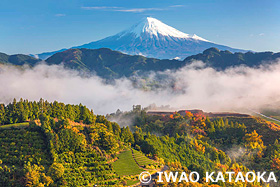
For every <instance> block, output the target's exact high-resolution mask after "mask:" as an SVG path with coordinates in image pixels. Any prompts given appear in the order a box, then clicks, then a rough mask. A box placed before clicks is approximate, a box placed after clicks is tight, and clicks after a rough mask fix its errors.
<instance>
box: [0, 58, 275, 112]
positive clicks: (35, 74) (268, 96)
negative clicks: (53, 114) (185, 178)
mask: <svg viewBox="0 0 280 187" xmlns="http://www.w3.org/2000/svg"><path fill="white" fill-rule="evenodd" d="M157 74H159V75H161V76H165V77H167V78H166V79H165V81H161V82H160V83H161V84H168V85H169V84H170V81H171V80H172V81H174V82H175V84H174V86H173V87H170V86H165V85H161V86H162V87H164V89H157V90H154V91H144V90H143V89H139V88H135V86H133V82H132V81H131V80H130V79H128V78H122V79H118V80H116V81H115V83H114V84H110V85H109V84H105V83H104V81H103V80H102V79H100V78H99V77H97V76H94V75H93V76H86V77H84V76H80V75H79V73H78V72H76V71H73V70H67V69H64V68H63V67H62V66H48V65H44V64H41V65H38V66H36V67H34V68H32V69H30V68H28V67H25V68H15V67H11V66H1V67H0V85H1V87H0V102H4V103H7V102H11V101H12V99H13V98H17V99H19V98H23V99H29V100H39V99H40V98H44V99H46V100H48V101H54V100H57V101H60V102H64V103H71V104H79V103H82V104H84V105H86V106H88V107H89V108H92V109H93V110H94V112H95V113H98V114H107V113H111V112H115V111H116V110H117V109H121V110H131V108H132V105H135V104H140V105H142V106H148V105H150V104H152V103H155V104H156V105H158V106H160V105H170V106H171V107H174V108H186V109H194V108H196V109H203V110H205V111H219V110H220V111H221V110H223V111H225V110H226V111H240V110H242V109H252V110H258V109H259V108H260V107H262V106H264V105H267V104H270V105H271V104H274V103H277V102H278V101H279V99H280V63H276V64H274V65H270V66H267V67H260V68H258V69H254V68H247V67H236V68H230V69H227V70H226V71H216V70H214V69H212V68H206V67H204V64H203V63H202V62H194V63H193V64H191V65H188V66H186V67H184V68H181V69H179V70H176V71H165V72H161V73H154V72H151V73H150V75H149V77H150V79H153V78H154V77H156V76H157ZM139 79H140V78H139ZM139 81H140V82H141V81H142V82H143V80H139Z"/></svg>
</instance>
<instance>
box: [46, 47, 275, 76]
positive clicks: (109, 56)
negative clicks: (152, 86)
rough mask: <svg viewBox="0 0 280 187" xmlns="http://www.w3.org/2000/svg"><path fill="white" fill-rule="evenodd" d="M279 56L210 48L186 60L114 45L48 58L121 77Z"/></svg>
mask: <svg viewBox="0 0 280 187" xmlns="http://www.w3.org/2000/svg"><path fill="white" fill-rule="evenodd" d="M279 57H280V53H272V52H262V53H252V52H247V53H231V52H229V51H220V50H218V49H216V48H209V49H207V50H205V51H204V52H203V53H200V54H197V55H193V56H190V57H187V58H186V59H184V60H183V61H178V60H168V59H165V60H159V59H155V58H146V57H144V56H139V55H134V56H132V55H126V54H123V53H120V52H118V51H112V50H111V49H106V48H101V49H69V50H67V51H64V52H60V53H56V54H54V55H53V56H51V57H50V58H48V59H47V60H46V62H47V63H48V64H61V63H63V64H64V65H65V66H66V67H68V68H73V69H77V70H84V71H88V72H92V71H94V72H96V73H97V75H99V76H101V77H103V78H119V77H122V76H126V77H128V76H131V75H133V74H135V73H136V72H138V73H140V75H141V73H143V72H147V71H164V70H167V69H178V68H181V67H183V66H185V65H187V64H190V63H192V62H193V61H195V60H198V61H203V62H205V63H206V64H207V66H209V67H213V68H215V69H218V70H222V69H226V68H228V67H233V66H239V65H245V66H249V67H257V66H260V65H262V64H268V63H273V61H275V60H276V59H277V58H279Z"/></svg>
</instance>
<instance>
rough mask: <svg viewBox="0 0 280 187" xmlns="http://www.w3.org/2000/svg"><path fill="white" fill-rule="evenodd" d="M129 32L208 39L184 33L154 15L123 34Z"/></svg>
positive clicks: (139, 34) (138, 35)
mask: <svg viewBox="0 0 280 187" xmlns="http://www.w3.org/2000/svg"><path fill="white" fill-rule="evenodd" d="M127 33H133V34H135V35H136V37H140V36H141V35H142V34H143V33H145V34H149V35H150V36H156V37H158V36H159V35H162V36H167V37H176V38H185V39H195V40H202V41H207V40H205V39H203V38H201V37H199V36H197V35H195V34H194V35H189V34H186V33H183V32H181V31H179V30H177V29H175V28H173V27H170V26H168V25H166V24H164V23H162V22H161V21H159V20H157V19H155V18H152V17H146V18H144V19H143V20H142V21H141V22H139V23H138V24H135V25H133V26H132V27H131V28H129V29H128V30H126V31H124V32H122V34H121V35H125V34H127Z"/></svg>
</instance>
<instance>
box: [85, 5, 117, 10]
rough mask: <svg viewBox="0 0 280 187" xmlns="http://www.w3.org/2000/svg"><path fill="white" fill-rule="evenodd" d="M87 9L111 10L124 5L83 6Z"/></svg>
mask: <svg viewBox="0 0 280 187" xmlns="http://www.w3.org/2000/svg"><path fill="white" fill-rule="evenodd" d="M81 8H82V9H85V10H110V9H119V8H122V7H111V6H92V7H81Z"/></svg>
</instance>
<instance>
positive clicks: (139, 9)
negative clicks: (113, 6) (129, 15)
mask: <svg viewBox="0 0 280 187" xmlns="http://www.w3.org/2000/svg"><path fill="white" fill-rule="evenodd" d="M161 10H166V9H162V8H131V9H120V10H116V11H118V12H133V13H139V12H146V11H161Z"/></svg>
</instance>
